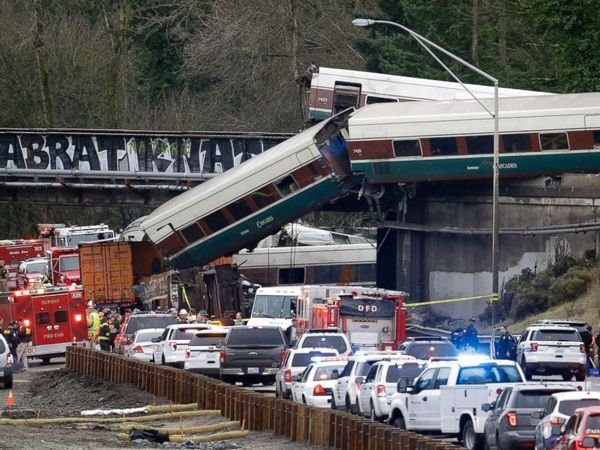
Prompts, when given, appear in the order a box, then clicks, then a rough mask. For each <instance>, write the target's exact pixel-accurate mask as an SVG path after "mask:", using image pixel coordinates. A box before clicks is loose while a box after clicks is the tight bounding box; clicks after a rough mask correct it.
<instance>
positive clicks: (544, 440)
mask: <svg viewBox="0 0 600 450" xmlns="http://www.w3.org/2000/svg"><path fill="white" fill-rule="evenodd" d="M587 406H600V392H582V391H575V392H560V393H558V394H552V395H551V396H550V398H549V399H548V402H547V403H546V406H545V407H544V410H543V411H542V412H541V413H540V414H539V415H540V417H541V420H540V423H539V424H538V425H537V426H536V427H535V448H536V450H550V449H553V448H554V444H555V443H556V440H557V439H558V436H559V434H558V433H556V432H555V431H556V430H557V428H558V427H560V426H562V425H564V423H565V422H566V421H567V419H568V418H569V417H571V415H572V414H573V412H575V410H576V409H577V408H584V407H587Z"/></svg>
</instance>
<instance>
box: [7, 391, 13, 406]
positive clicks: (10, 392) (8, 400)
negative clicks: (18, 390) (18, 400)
mask: <svg viewBox="0 0 600 450" xmlns="http://www.w3.org/2000/svg"><path fill="white" fill-rule="evenodd" d="M6 406H15V398H14V397H13V393H12V389H11V390H10V391H8V398H7V399H6Z"/></svg>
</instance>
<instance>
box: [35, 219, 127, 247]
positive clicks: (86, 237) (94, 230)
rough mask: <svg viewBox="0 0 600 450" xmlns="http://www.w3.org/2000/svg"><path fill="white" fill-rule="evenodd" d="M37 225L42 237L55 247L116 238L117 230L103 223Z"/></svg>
mask: <svg viewBox="0 0 600 450" xmlns="http://www.w3.org/2000/svg"><path fill="white" fill-rule="evenodd" d="M37 227H38V232H39V234H40V237H41V238H43V239H45V240H46V242H48V243H49V246H50V245H51V246H53V247H77V245H78V244H79V243H81V242H93V241H104V240H114V239H115V232H114V231H113V230H111V229H110V228H109V226H108V225H105V224H103V223H101V224H100V225H84V226H65V225H64V224H51V223H40V224H38V226H37Z"/></svg>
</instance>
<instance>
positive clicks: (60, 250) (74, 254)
mask: <svg viewBox="0 0 600 450" xmlns="http://www.w3.org/2000/svg"><path fill="white" fill-rule="evenodd" d="M46 254H47V255H48V259H49V261H50V265H49V269H50V278H51V280H52V284H53V285H54V286H70V285H71V284H73V283H74V284H76V285H77V284H80V283H81V272H80V270H79V250H78V249H77V248H76V247H52V248H50V249H49V250H46Z"/></svg>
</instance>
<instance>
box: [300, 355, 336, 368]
mask: <svg viewBox="0 0 600 450" xmlns="http://www.w3.org/2000/svg"><path fill="white" fill-rule="evenodd" d="M323 356H337V352H308V353H296V354H295V355H294V357H293V358H292V367H306V366H308V365H309V364H310V363H313V362H315V361H316V359H315V358H320V357H323Z"/></svg>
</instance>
